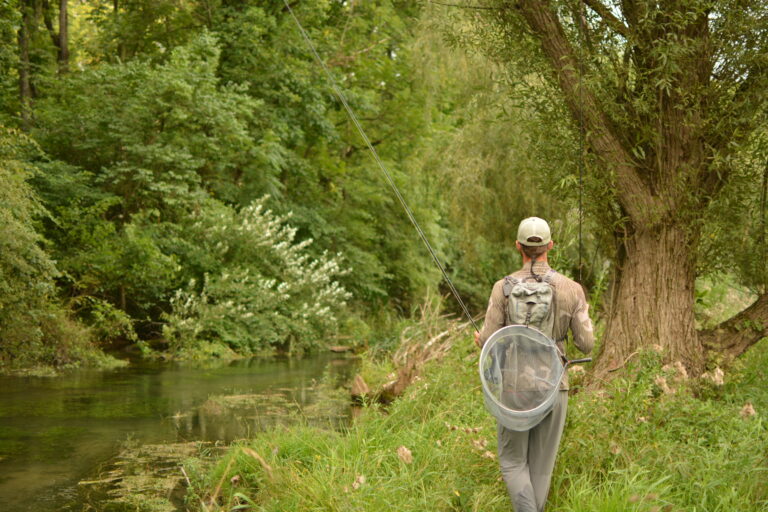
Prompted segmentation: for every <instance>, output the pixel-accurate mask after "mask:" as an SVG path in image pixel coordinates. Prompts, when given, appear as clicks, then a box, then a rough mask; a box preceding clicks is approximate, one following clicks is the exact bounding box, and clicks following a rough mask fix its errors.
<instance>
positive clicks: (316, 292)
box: [164, 200, 349, 353]
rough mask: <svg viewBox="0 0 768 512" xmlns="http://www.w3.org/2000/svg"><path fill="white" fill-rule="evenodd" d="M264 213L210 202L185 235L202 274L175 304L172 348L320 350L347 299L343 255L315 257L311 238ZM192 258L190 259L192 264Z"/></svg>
mask: <svg viewBox="0 0 768 512" xmlns="http://www.w3.org/2000/svg"><path fill="white" fill-rule="evenodd" d="M287 220H288V217H287V216H279V215H276V214H274V213H272V212H271V211H269V210H266V209H265V208H264V204H263V200H262V201H257V202H255V203H253V204H252V205H250V206H248V207H245V208H243V209H241V210H240V211H236V210H234V209H233V208H230V207H228V206H225V205H223V204H221V203H218V202H216V201H209V202H208V203H207V205H206V206H205V207H204V208H203V209H201V211H200V213H199V214H196V215H195V216H194V219H193V222H192V223H191V225H189V226H188V227H187V228H185V230H184V235H185V238H186V241H187V253H186V254H185V255H184V256H183V258H184V259H186V260H187V262H186V263H187V265H188V266H189V267H191V268H198V269H200V270H201V271H202V278H200V279H195V278H193V279H191V280H190V281H189V283H188V284H187V286H186V287H184V288H182V289H179V290H177V291H176V294H175V295H174V297H173V298H172V299H171V307H172V311H171V313H170V314H168V315H166V320H167V326H166V328H165V329H164V334H165V337H166V339H168V340H169V341H170V342H171V346H172V348H173V349H174V350H177V351H178V350H180V349H183V348H190V347H193V346H194V345H195V344H196V343H199V342H200V341H219V342H222V343H224V344H226V345H228V346H230V347H231V348H233V349H235V350H236V351H238V352H241V353H252V352H255V351H259V350H263V349H266V348H269V347H275V346H281V347H284V348H288V349H289V350H291V349H303V348H309V347H312V346H315V345H317V344H318V343H319V341H320V340H321V339H322V338H323V337H324V336H326V335H327V334H329V333H331V332H333V331H334V329H335V328H336V325H337V315H336V313H337V311H338V310H339V309H340V308H343V307H344V305H345V303H346V300H347V299H348V298H349V294H348V293H347V292H346V291H345V290H344V288H343V287H342V286H341V285H340V284H339V283H338V282H337V281H336V278H337V277H338V276H340V275H342V274H344V273H345V270H343V269H342V268H341V267H340V264H339V257H338V256H336V257H332V256H329V255H327V254H323V255H322V256H320V257H319V258H317V259H312V258H311V257H310V256H309V253H308V251H307V248H308V247H309V246H310V244H311V243H312V241H311V240H305V241H303V242H297V241H296V239H295V237H296V230H295V229H294V228H293V227H291V226H290V225H288V224H286V221H287ZM190 260H191V261H190Z"/></svg>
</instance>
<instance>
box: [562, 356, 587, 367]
mask: <svg viewBox="0 0 768 512" xmlns="http://www.w3.org/2000/svg"><path fill="white" fill-rule="evenodd" d="M591 362H592V358H591V357H584V358H582V359H569V360H568V361H566V362H565V366H568V365H571V364H582V363H591Z"/></svg>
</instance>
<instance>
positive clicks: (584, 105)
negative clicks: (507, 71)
mask: <svg viewBox="0 0 768 512" xmlns="http://www.w3.org/2000/svg"><path fill="white" fill-rule="evenodd" d="M517 8H518V10H519V13H520V15H521V16H522V17H523V18H524V20H525V21H526V23H527V24H528V26H529V27H530V29H531V31H532V32H533V34H534V36H535V37H536V38H537V39H538V40H539V42H540V43H541V48H542V50H543V52H544V55H545V56H546V58H547V60H548V61H549V63H550V64H551V65H552V68H553V70H554V72H555V75H556V78H557V82H558V84H559V86H560V88H561V90H562V91H563V95H564V99H565V102H566V105H567V106H568V108H569V110H570V111H571V114H572V115H573V117H574V118H575V119H576V120H577V122H579V120H583V121H582V122H583V123H584V129H585V131H586V140H587V143H588V144H589V145H590V147H591V148H592V149H593V150H594V152H595V154H596V155H597V156H598V157H599V158H600V159H601V160H602V161H603V165H604V167H605V171H606V172H607V173H611V172H613V173H615V176H616V182H617V185H618V186H617V194H618V198H619V201H620V202H621V205H622V207H623V208H624V209H625V210H626V211H627V213H628V214H629V216H630V218H631V219H632V221H633V222H634V223H636V224H639V225H642V224H644V223H646V222H647V221H648V219H649V218H650V217H651V216H653V215H652V214H654V213H656V212H658V209H659V207H660V204H658V203H657V200H656V199H655V198H654V196H653V195H652V194H651V190H650V189H649V187H648V185H647V184H646V183H645V182H644V181H643V180H642V179H641V177H640V175H639V174H638V172H637V168H636V166H635V164H634V163H633V159H632V157H631V156H630V155H629V153H628V152H627V151H626V149H625V148H624V147H623V145H622V144H621V139H620V138H619V137H618V136H617V135H616V133H615V128H613V127H612V124H611V122H610V121H609V119H608V117H607V116H606V115H605V113H604V110H603V109H601V108H600V105H599V102H598V99H597V98H596V97H595V95H594V94H593V93H592V92H591V91H590V90H589V89H588V88H587V87H585V86H584V84H583V83H582V79H581V77H580V76H579V74H578V72H577V70H579V69H582V67H581V66H580V65H579V64H580V63H579V57H578V56H577V55H576V52H574V49H573V47H572V46H571V43H570V42H569V41H568V39H567V37H566V35H565V30H564V29H563V26H562V24H561V23H560V20H559V19H558V18H557V15H556V14H555V12H554V10H553V9H552V6H551V4H550V1H549V0H520V1H519V3H518V4H517Z"/></svg>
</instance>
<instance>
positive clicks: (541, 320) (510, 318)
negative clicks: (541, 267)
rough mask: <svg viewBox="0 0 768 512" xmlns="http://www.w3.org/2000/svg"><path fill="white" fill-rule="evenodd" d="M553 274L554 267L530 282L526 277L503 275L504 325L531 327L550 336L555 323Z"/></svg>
mask: <svg viewBox="0 0 768 512" xmlns="http://www.w3.org/2000/svg"><path fill="white" fill-rule="evenodd" d="M555 274H556V272H555V271H554V270H550V271H549V272H547V273H546V274H545V275H543V276H541V277H540V278H539V279H537V280H536V281H533V282H529V281H527V279H528V278H524V279H518V278H516V277H512V276H507V277H505V278H504V287H503V290H504V297H506V298H507V325H525V326H526V327H533V328H535V329H538V330H539V331H541V332H542V333H544V334H545V335H546V336H548V337H549V338H552V336H553V332H552V331H553V329H554V325H555V312H554V311H553V310H554V308H555V306H554V296H555V289H554V288H553V287H552V284H551V283H552V278H553V277H554V276H555Z"/></svg>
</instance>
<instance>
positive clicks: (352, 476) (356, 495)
mask: <svg viewBox="0 0 768 512" xmlns="http://www.w3.org/2000/svg"><path fill="white" fill-rule="evenodd" d="M459 336H460V339H458V340H457V343H456V345H455V347H454V349H453V350H452V351H451V353H450V354H449V355H448V356H446V357H445V358H444V359H442V360H440V361H436V362H433V363H431V364H430V365H429V366H428V367H427V369H426V371H425V374H424V376H423V379H422V380H420V381H419V382H417V383H416V384H414V385H412V386H411V387H410V388H409V390H408V391H407V392H406V394H405V395H404V396H403V397H401V398H400V399H398V400H397V401H396V402H395V403H393V404H392V405H391V406H390V407H389V408H388V409H387V410H385V411H384V410H380V409H379V408H378V407H377V406H369V407H366V408H364V410H363V411H362V414H361V416H360V417H359V418H358V419H357V420H356V422H355V423H354V424H353V425H352V426H351V427H350V428H349V429H348V431H346V432H334V431H324V430H318V429H313V428H309V427H302V428H294V429H290V430H288V429H283V430H276V431H273V432H267V433H263V434H260V435H258V436H257V437H256V438H254V439H251V440H248V441H244V442H242V443H240V444H237V445H234V446H232V447H231V448H230V449H229V451H228V452H227V453H226V455H225V456H224V457H223V458H222V459H220V460H219V461H218V463H217V464H216V466H215V468H214V469H213V470H212V471H209V472H205V471H200V472H193V475H192V477H191V479H192V488H191V489H190V494H189V497H188V499H189V502H190V504H192V505H194V506H196V507H198V508H199V509H200V510H210V511H213V510H217V511H218V510H259V511H286V510H300V511H320V510H323V511H335V510H338V511H342V510H343V511H380V510H392V511H404V512H406V511H433V510H434V511H459V510H460V511H483V512H493V511H509V510H511V505H510V503H509V500H508V497H507V495H506V490H505V488H504V486H503V484H502V482H501V481H500V473H499V470H498V466H497V461H496V459H495V456H494V454H495V445H496V441H495V423H494V421H493V420H492V418H491V417H490V416H489V415H488V414H487V413H486V412H485V410H484V408H483V405H482V397H481V391H480V388H479V383H478V378H477V372H476V359H477V353H476V351H475V350H474V349H473V348H472V343H471V341H470V339H469V338H468V337H466V336H462V335H459ZM766 363H768V343H767V342H766V340H764V341H763V343H762V344H760V345H758V346H756V347H755V348H753V349H752V351H751V352H750V353H749V354H748V355H747V359H746V361H745V364H744V367H743V369H742V370H741V373H740V374H739V375H732V376H727V382H726V384H725V385H724V386H722V387H717V386H714V385H710V384H706V383H705V382H702V381H690V380H686V379H682V378H680V376H679V374H678V373H677V372H676V371H675V370H674V369H664V368H662V364H661V357H660V356H659V355H658V354H655V353H653V352H651V353H645V354H642V355H641V357H639V358H637V360H636V361H635V363H634V366H632V367H630V368H628V369H627V372H626V373H625V374H624V376H623V377H622V378H620V379H616V380H615V381H613V382H612V383H610V384H609V385H608V386H607V387H606V388H605V389H604V390H602V391H600V392H586V391H582V392H579V393H577V394H575V395H574V396H572V397H571V399H570V403H569V412H568V420H567V425H566V432H565V436H564V440H563V443H562V445H561V449H560V456H559V459H558V463H557V467H556V472H555V475H554V477H553V482H552V491H551V493H550V505H549V507H548V510H550V511H553V510H557V511H558V512H577V511H578V512H613V511H616V512H618V511H622V512H623V511H638V512H640V511H648V512H651V511H670V510H678V511H681V510H687V511H707V512H716V511H726V510H728V511H761V510H762V511H764V510H768V460H767V459H766V454H768V428H767V424H766V421H765V419H764V418H765V410H766V409H765V408H764V407H768V400H767V399H766V392H765V389H766V384H768V377H767V376H766V372H765V371H764V367H765V364H766ZM659 376H664V377H665V378H666V379H667V383H668V386H667V387H668V388H670V390H671V391H672V392H665V391H664V390H663V388H664V386H662V385H660V384H659V381H658V379H657V378H658V377H659ZM746 401H751V402H752V403H753V405H754V406H755V409H756V410H757V415H755V416H752V417H746V418H744V417H742V415H741V414H740V411H741V408H742V406H743V405H744V403H745V402H746ZM400 446H405V447H406V448H408V449H409V450H410V452H411V453H412V462H410V463H409V462H408V460H407V457H404V458H401V457H400V456H399V455H398V448H399V447H400ZM403 459H405V460H403Z"/></svg>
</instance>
